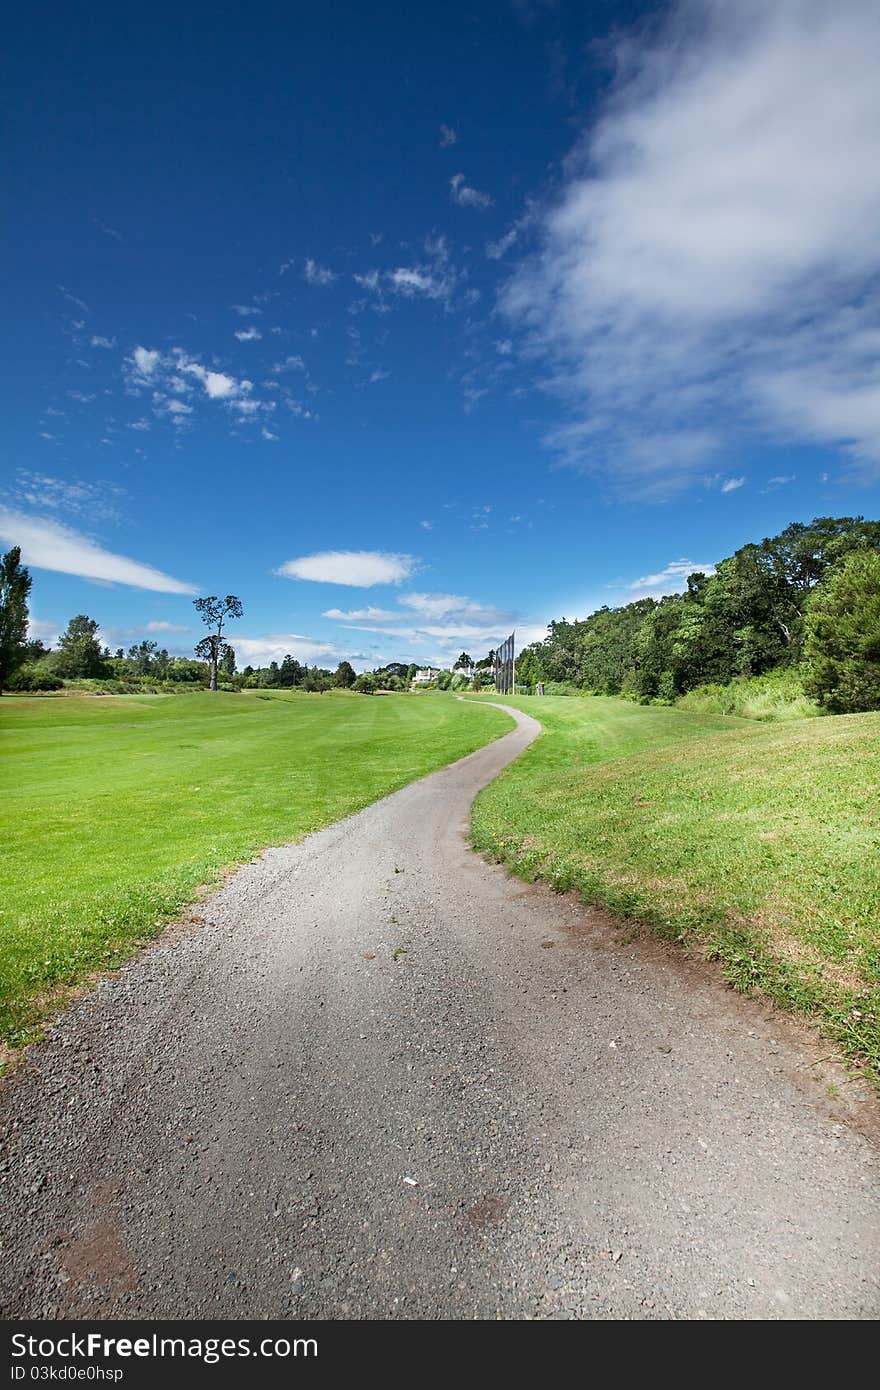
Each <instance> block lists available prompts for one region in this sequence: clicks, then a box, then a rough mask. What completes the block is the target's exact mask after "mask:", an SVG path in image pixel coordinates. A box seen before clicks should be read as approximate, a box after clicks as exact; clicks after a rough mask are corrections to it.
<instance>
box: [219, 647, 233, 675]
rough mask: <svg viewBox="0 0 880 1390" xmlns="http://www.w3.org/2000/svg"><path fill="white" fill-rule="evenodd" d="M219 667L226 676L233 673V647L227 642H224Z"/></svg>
mask: <svg viewBox="0 0 880 1390" xmlns="http://www.w3.org/2000/svg"><path fill="white" fill-rule="evenodd" d="M219 669H220V670H221V671H222V672H223V674H224V676H226V677H227V678H229V677H232V676H234V675H235V648H234V647H230V645H229V643H228V642H226V643H225V644H224V650H223V655H222V656H221V658H220V666H219Z"/></svg>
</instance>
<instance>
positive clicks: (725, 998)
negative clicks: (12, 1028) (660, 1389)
mask: <svg viewBox="0 0 880 1390" xmlns="http://www.w3.org/2000/svg"><path fill="white" fill-rule="evenodd" d="M511 713H512V714H513V715H514V717H515V719H516V721H517V728H516V730H515V731H514V732H512V733H510V734H508V735H506V736H505V737H504V738H502V739H500V740H498V741H496V742H494V743H491V744H489V745H488V746H487V747H485V748H483V749H480V750H479V751H478V752H476V753H473V754H471V755H470V756H469V757H467V758H464V759H462V760H461V761H460V762H458V763H455V764H453V765H452V766H451V767H448V768H446V769H444V770H443V771H441V772H437V773H434V774H433V775H432V776H430V777H426V778H424V779H423V780H422V781H419V782H416V783H414V784H412V785H411V786H408V787H406V788H404V789H403V790H402V791H400V792H397V793H396V794H394V795H393V796H390V797H387V798H386V799H385V800H383V801H380V802H378V803H376V804H375V805H373V806H371V807H369V808H368V809H367V810H365V811H362V812H361V813H360V814H359V815H356V816H354V817H352V818H351V819H349V820H346V821H344V822H340V823H337V824H336V825H333V826H331V827H330V828H329V829H327V830H324V831H322V832H320V833H319V834H316V835H313V836H311V837H310V838H309V839H307V840H305V841H303V842H302V843H300V844H298V845H294V846H291V847H287V848H284V849H278V850H271V851H268V852H267V853H266V854H265V855H263V856H262V857H261V858H260V859H259V860H257V861H255V862H254V863H253V864H251V865H248V866H246V867H245V868H244V869H242V870H241V871H240V872H238V873H237V874H236V875H234V877H232V878H231V879H230V880H229V881H228V883H227V884H226V885H225V886H224V888H223V889H222V890H221V891H220V892H218V893H216V894H215V895H213V896H211V897H210V898H208V899H207V900H206V902H205V903H204V904H202V905H201V907H200V908H197V909H195V913H196V914H197V915H196V916H195V917H194V918H193V921H192V923H190V924H181V925H179V926H177V927H175V928H174V929H172V930H171V931H170V932H169V933H167V934H166V935H165V936H163V937H162V939H161V940H160V941H159V942H158V943H157V944H156V945H155V946H152V947H150V948H148V949H146V950H145V951H143V952H142V953H141V954H140V955H139V957H138V958H137V959H136V960H135V961H133V962H132V963H131V964H130V965H129V966H127V967H126V968H125V969H123V970H122V971H120V972H119V973H118V974H117V975H115V976H114V977H113V978H109V979H107V980H104V981H103V982H102V983H101V984H100V985H99V986H98V987H97V988H96V989H95V990H94V991H92V992H91V993H90V994H89V995H88V996H86V997H84V998H83V999H81V1000H80V1001H79V1002H78V1003H77V1004H75V1005H74V1006H73V1007H72V1008H71V1009H70V1010H69V1011H68V1012H67V1013H66V1014H65V1015H64V1017H63V1018H62V1020H61V1021H60V1022H59V1024H58V1025H57V1026H56V1027H55V1028H54V1029H53V1031H52V1034H51V1036H50V1038H49V1040H48V1041H47V1042H46V1043H45V1044H42V1045H40V1046H38V1047H34V1048H32V1049H31V1051H30V1053H29V1054H28V1056H27V1058H26V1060H25V1061H23V1062H22V1064H21V1065H20V1066H19V1067H18V1068H17V1069H16V1072H15V1074H14V1076H13V1078H12V1079H11V1081H10V1082H9V1083H7V1084H5V1085H4V1086H3V1090H2V1100H0V1126H2V1133H3V1139H4V1147H3V1151H2V1156H0V1184H2V1185H0V1212H2V1215H0V1233H2V1246H0V1300H2V1304H3V1311H4V1315H5V1316H7V1317H9V1316H19V1317H34V1316H66V1317H80V1318H82V1317H88V1316H97V1315H104V1316H115V1317H134V1316H143V1317H166V1318H167V1317H200V1316H207V1317H211V1316H214V1317H220V1316H226V1317H263V1316H267V1317H372V1318H395V1317H419V1316H421V1317H442V1318H459V1317H461V1318H470V1317H496V1316H502V1317H510V1318H519V1317H535V1316H537V1317H584V1318H601V1317H605V1318H609V1317H614V1318H632V1317H636V1318H641V1317H647V1318H653V1317H658V1318H667V1317H678V1318H682V1317H714V1318H718V1317H722V1318H741V1317H745V1318H808V1317H809V1318H812V1317H824V1318H831V1317H837V1318H841V1317H842V1318H867V1317H873V1316H876V1315H877V1313H878V1312H880V1295H878V1271H880V1258H878V1255H880V1239H878V1233H880V1197H878V1192H880V1185H878V1181H877V1179H878V1167H877V1155H876V1150H875V1149H874V1147H873V1146H872V1144H871V1142H870V1141H869V1140H868V1138H866V1137H863V1135H862V1134H861V1133H860V1132H859V1131H858V1129H856V1128H854V1127H852V1126H851V1125H850V1124H848V1123H846V1122H845V1121H846V1115H845V1113H844V1110H843V1109H842V1106H841V1104H840V1103H838V1102H835V1101H834V1100H832V1099H830V1098H829V1097H828V1096H827V1095H826V1091H825V1087H824V1086H823V1084H822V1083H821V1082H820V1081H819V1080H817V1077H819V1076H821V1074H822V1072H821V1068H819V1067H817V1061H818V1060H819V1058H820V1052H819V1050H818V1049H817V1048H816V1047H815V1046H814V1045H813V1044H812V1043H811V1042H810V1040H809V1039H808V1038H806V1037H805V1036H804V1035H803V1034H802V1033H801V1031H800V1030H799V1029H797V1028H796V1027H795V1026H794V1025H792V1024H789V1023H787V1022H786V1021H785V1020H781V1019H779V1018H777V1017H775V1016H774V1015H773V1014H768V1013H767V1011H766V1010H765V1009H763V1008H761V1007H760V1006H758V1005H756V1004H754V1003H750V1002H749V1001H743V1000H740V999H738V998H737V997H736V996H734V995H733V994H732V993H731V992H730V991H727V990H725V989H724V988H723V987H721V986H720V985H719V984H718V983H717V981H716V980H714V978H713V977H712V976H711V974H710V973H709V972H707V971H706V970H705V969H703V968H701V967H698V966H695V965H693V964H691V963H688V962H687V961H684V960H682V959H680V958H678V957H676V956H675V955H674V954H673V953H672V952H670V951H667V950H666V949H665V948H663V947H661V946H659V945H656V944H652V943H650V942H642V941H628V940H627V939H626V937H625V936H624V935H623V934H622V933H621V932H620V930H619V928H617V927H615V926H614V924H613V923H611V922H610V921H609V920H608V919H607V918H605V917H604V916H603V914H601V913H599V912H595V911H590V910H588V909H585V908H583V907H580V906H579V905H577V904H576V903H574V902H573V901H572V899H571V898H568V897H560V896H557V895H554V894H552V893H550V892H548V891H546V890H544V889H536V888H532V887H528V886H526V885H524V884H522V883H519V882H518V881H516V880H513V879H510V878H508V877H507V875H506V874H505V873H504V871H503V870H501V869H500V868H494V867H489V866H488V865H486V864H484V863H483V862H482V861H481V860H480V859H478V858H477V857H476V856H475V855H473V854H472V853H471V852H470V851H469V850H468V848H467V844H466V840H465V834H466V831H467V821H468V811H469V807H470V803H471V800H472V798H473V796H474V794H475V793H476V791H477V790H478V789H479V788H480V787H482V786H483V785H485V784H486V783H487V782H488V781H490V780H491V779H492V778H493V777H494V776H496V775H497V773H498V772H499V771H500V770H501V769H502V768H503V767H504V765H505V764H506V763H507V762H509V761H510V760H511V759H512V758H513V757H515V756H516V755H517V754H519V753H520V752H521V751H522V750H523V749H524V748H526V746H527V745H528V744H529V743H530V742H531V740H532V739H533V738H534V737H535V735H536V733H537V732H538V729H539V726H538V725H537V724H536V723H535V721H534V720H532V719H530V718H528V717H527V716H525V715H522V714H520V713H518V712H516V711H511ZM824 1051H825V1052H826V1053H827V1048H825V1049H824ZM856 1109H858V1107H856ZM410 1180H411V1181H410Z"/></svg>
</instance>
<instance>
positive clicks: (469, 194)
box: [449, 174, 494, 211]
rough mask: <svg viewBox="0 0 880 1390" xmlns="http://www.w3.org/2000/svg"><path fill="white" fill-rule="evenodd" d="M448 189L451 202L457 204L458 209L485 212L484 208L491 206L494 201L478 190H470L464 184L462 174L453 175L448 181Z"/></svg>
mask: <svg viewBox="0 0 880 1390" xmlns="http://www.w3.org/2000/svg"><path fill="white" fill-rule="evenodd" d="M449 189H450V194H449V196H450V197H451V199H452V201H453V202H454V203H458V206H459V207H460V208H479V209H480V211H485V209H486V208H490V207H492V206H493V203H494V199H493V198H490V196H489V194H488V193H481V192H480V190H479V189H478V188H470V187H468V185H467V183H466V182H465V177H464V174H453V176H452V178H451V179H450V180H449Z"/></svg>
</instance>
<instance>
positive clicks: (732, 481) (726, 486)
mask: <svg viewBox="0 0 880 1390" xmlns="http://www.w3.org/2000/svg"><path fill="white" fill-rule="evenodd" d="M744 483H745V478H727V479H726V480H725V482H723V483H722V484H721V491H722V492H736V490H737V488H739V487H742V486H743V484H744Z"/></svg>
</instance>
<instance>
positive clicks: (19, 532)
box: [0, 507, 198, 594]
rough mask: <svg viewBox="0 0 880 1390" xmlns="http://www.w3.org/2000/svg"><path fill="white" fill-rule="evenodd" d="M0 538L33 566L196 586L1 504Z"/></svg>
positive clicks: (174, 587)
mask: <svg viewBox="0 0 880 1390" xmlns="http://www.w3.org/2000/svg"><path fill="white" fill-rule="evenodd" d="M0 539H2V540H4V541H5V542H6V543H7V544H8V545H20V546H21V554H22V560H23V562H24V563H25V564H26V565H33V566H34V568H35V569H46V570H54V571H56V572H57V573H59V574H75V575H78V576H79V577H80V578H81V579H95V580H100V581H104V582H106V583H110V584H128V585H130V586H131V587H132V588H135V589H152V590H154V591H156V592H158V593H165V594H197V593H198V589H197V588H195V587H194V586H193V585H192V584H186V583H184V582H183V581H182V580H180V579H172V577H171V576H170V575H167V574H163V573H162V572H161V571H160V570H157V569H153V568H152V567H151V566H150V565H143V564H141V563H140V562H139V561H138V560H129V559H128V558H127V557H126V556H124V555H113V554H111V553H110V551H107V550H104V549H102V547H101V546H99V545H98V544H97V543H96V542H95V541H93V540H90V539H89V538H88V536H83V535H81V534H80V533H79V532H77V531H72V530H70V528H69V527H67V526H62V525H60V524H59V523H58V522H56V521H52V520H50V519H48V518H46V517H40V516H28V515H25V514H24V513H23V512H14V511H11V510H9V509H7V508H6V507H0Z"/></svg>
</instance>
